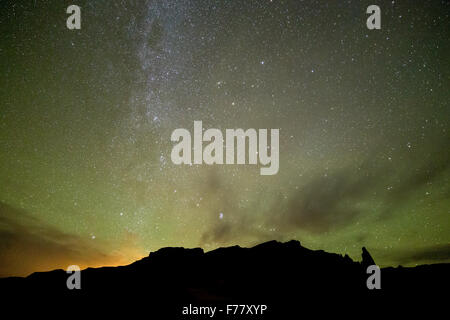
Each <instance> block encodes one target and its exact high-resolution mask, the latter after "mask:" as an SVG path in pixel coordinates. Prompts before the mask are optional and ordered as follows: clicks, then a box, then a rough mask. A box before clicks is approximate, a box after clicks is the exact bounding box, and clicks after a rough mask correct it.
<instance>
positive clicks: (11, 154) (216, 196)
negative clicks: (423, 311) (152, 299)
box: [0, 0, 450, 276]
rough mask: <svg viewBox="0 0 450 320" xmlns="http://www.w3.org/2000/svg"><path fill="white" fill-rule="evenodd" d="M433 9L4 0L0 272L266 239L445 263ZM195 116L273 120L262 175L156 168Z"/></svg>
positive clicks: (444, 42)
mask: <svg viewBox="0 0 450 320" xmlns="http://www.w3.org/2000/svg"><path fill="white" fill-rule="evenodd" d="M71 4H76V5H79V6H80V7H81V17H82V18H81V19H82V21H81V30H68V29H67V27H66V19H67V18H68V16H69V14H67V13H66V8H67V7H68V6H69V5H71ZM371 4H377V5H379V6H380V8H381V30H368V29H367V27H366V19H367V18H368V16H369V15H368V14H366V8H367V7H368V6H369V5H371ZM449 14H450V3H449V2H448V1H438V0H435V1H406V0H405V1H397V0H396V1H355V0H351V1H350V0H349V1H325V0H323V1H307V0H305V1H301V0H292V1H282V0H273V1H270V0H260V1H256V0H255V1H244V0H241V1H224V0H221V1H206V0H205V1H116V0H114V1H79V0H71V1H61V0H58V1H56V0H54V1H42V0H35V1H31V0H30V1H2V2H1V4H0V28H1V32H0V73H1V77H0V276H7V275H26V274H29V273H31V272H34V271H41V270H51V269H56V268H67V266H68V265H71V264H77V265H79V266H80V267H83V268H84V267H87V266H102V265H120V264H126V263H130V262H132V261H134V260H136V259H138V258H141V257H143V256H146V255H148V253H149V251H154V250H157V249H159V248H161V247H166V246H184V247H197V246H201V247H203V248H204V249H205V250H212V249H214V248H217V247H220V246H228V245H236V244H237V245H241V246H250V245H254V244H257V243H260V242H262V241H266V240H272V239H277V240H280V241H281V240H282V241H285V240H290V239H297V240H300V241H301V243H302V245H303V246H305V247H308V248H311V249H323V250H326V251H330V252H336V253H340V254H345V253H348V254H349V255H350V256H351V257H352V258H354V259H355V260H360V253H361V247H362V246H366V247H367V248H368V250H369V251H370V252H371V254H372V256H373V257H374V259H375V261H376V262H377V263H378V264H379V265H380V266H388V265H392V266H397V265H399V264H401V265H416V264H424V263H437V262H444V261H447V262H448V261H449V260H450V219H449V217H450V209H449V208H450V181H449V178H450V168H449V164H450V151H449V150H450V134H449V133H450V132H449V128H450V126H449V125H450V124H449V119H450V105H449V98H450V93H449V92H450V91H449V88H450V74H449V71H450V63H449V61H450V59H449V57H450V47H449V44H450V41H449V38H450V32H449V30H450V20H449ZM194 120H201V121H203V127H204V128H205V129H208V128H218V129H220V130H222V131H225V129H227V128H243V129H248V128H255V129H262V128H265V129H270V128H278V129H280V169H279V172H278V174H276V175H272V176H263V175H260V172H259V168H258V167H259V166H258V165H256V166H255V165H206V164H202V165H192V166H189V165H175V164H173V163H172V161H171V157H170V154H171V150H172V147H173V146H174V143H173V142H171V140H170V135H171V133H172V131H173V130H175V129H177V128H186V129H188V130H190V131H191V132H192V130H193V125H194Z"/></svg>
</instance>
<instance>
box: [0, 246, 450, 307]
mask: <svg viewBox="0 0 450 320" xmlns="http://www.w3.org/2000/svg"><path fill="white" fill-rule="evenodd" d="M372 264H374V260H373V258H372V257H371V256H370V253H369V252H368V251H367V249H366V248H363V249H362V261H361V262H355V261H353V260H352V259H351V258H350V257H349V256H348V255H344V256H342V255H339V254H335V253H328V252H325V251H323V250H310V249H308V248H305V247H303V246H301V244H300V242H299V241H295V240H292V241H289V242H285V243H281V242H277V241H269V242H265V243H261V244H259V245H256V246H254V247H251V248H242V247H240V246H232V247H224V248H218V249H215V250H212V251H209V252H204V250H203V249H201V248H192V249H186V248H182V247H167V248H161V249H159V250H157V251H155V252H151V253H150V254H149V256H148V257H145V258H143V259H141V260H138V261H136V262H134V263H131V264H129V265H127V266H120V267H102V268H88V269H85V270H83V271H81V289H80V290H69V289H67V286H66V280H67V278H68V277H69V274H67V273H66V272H65V271H63V270H54V271H50V272H37V273H33V274H31V275H30V276H28V277H26V278H5V279H0V290H1V291H3V292H8V293H10V295H12V296H14V294H17V295H20V294H22V293H24V292H26V293H33V294H34V296H37V297H39V298H42V299H44V300H45V301H52V299H61V298H63V299H66V298H70V299H80V300H81V302H83V301H90V300H91V299H94V300H95V301H97V302H100V301H111V299H112V300H117V299H119V300H120V301H122V303H124V302H125V301H128V302H130V303H131V302H133V303H135V302H136V301H143V302H145V303H146V304H150V305H151V306H152V308H157V307H159V308H162V306H171V308H172V309H174V310H178V309H177V308H179V307H180V306H183V305H185V304H214V305H222V304H223V305H225V304H230V303H238V304H244V303H245V304H248V303H255V304H267V305H269V306H271V310H278V311H277V312H278V313H279V312H282V313H284V314H292V312H294V311H295V310H291V309H290V308H294V309H295V306H296V305H297V304H298V303H299V301H300V302H301V303H302V305H306V306H308V308H309V307H313V306H317V303H319V302H320V303H322V302H323V301H327V304H330V303H331V304H336V305H338V304H339V303H349V302H351V303H355V302H358V303H368V302H371V303H372V302H374V301H378V302H388V301H390V299H397V300H398V296H399V295H400V296H403V297H406V296H408V297H417V296H418V295H423V294H424V293H425V292H426V293H427V294H428V295H429V294H430V293H431V294H432V293H433V292H434V293H437V292H438V291H439V290H441V289H443V288H445V286H446V285H448V276H447V272H448V271H449V264H440V265H430V266H420V267H416V268H383V269H382V270H381V289H380V290H376V289H375V290H370V289H368V287H367V284H366V282H367V278H368V277H369V276H370V274H367V272H366V270H367V266H369V265H372ZM174 312H175V311H174ZM273 312H275V311H273Z"/></svg>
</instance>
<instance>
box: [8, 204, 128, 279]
mask: <svg viewBox="0 0 450 320" xmlns="http://www.w3.org/2000/svg"><path fill="white" fill-rule="evenodd" d="M132 248H133V245H132V244H130V243H125V244H124V245H123V246H122V248H117V249H118V250H116V251H115V252H114V253H112V254H111V253H108V254H107V253H105V252H110V251H108V250H107V248H106V246H105V245H104V244H101V243H100V244H97V243H93V242H92V241H88V239H84V238H81V237H79V236H76V235H72V234H69V233H65V232H62V231H60V230H59V229H57V228H55V227H52V226H50V225H48V224H46V223H43V222H42V221H41V220H39V219H38V218H36V217H34V216H32V215H30V214H29V213H27V212H25V211H23V210H19V209H17V208H14V207H11V206H9V205H7V204H5V203H2V202H0V277H5V276H12V275H15V276H18V275H20V276H24V275H28V274H30V273H32V272H35V271H45V270H52V269H56V268H63V269H65V268H67V266H69V265H72V264H76V265H79V266H80V267H81V268H84V267H87V266H103V265H117V264H122V263H124V262H127V261H129V257H130V254H131V253H132V254H136V250H131V249H132ZM127 251H129V252H127ZM123 252H127V253H126V255H124V254H123Z"/></svg>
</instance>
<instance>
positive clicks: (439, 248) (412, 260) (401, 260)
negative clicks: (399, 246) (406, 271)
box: [388, 244, 450, 265]
mask: <svg viewBox="0 0 450 320" xmlns="http://www.w3.org/2000/svg"><path fill="white" fill-rule="evenodd" d="M388 259H391V260H392V261H394V262H395V263H396V264H399V265H413V264H421V263H444V262H450V244H438V245H433V246H429V247H424V248H417V249H407V250H398V251H395V252H390V253H389V257H388Z"/></svg>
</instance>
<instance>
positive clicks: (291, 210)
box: [202, 137, 450, 243]
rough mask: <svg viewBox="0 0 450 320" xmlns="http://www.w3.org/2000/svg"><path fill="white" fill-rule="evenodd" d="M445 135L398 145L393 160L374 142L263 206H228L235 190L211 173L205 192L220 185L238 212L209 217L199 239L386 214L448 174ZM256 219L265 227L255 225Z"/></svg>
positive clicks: (320, 227) (314, 229) (328, 227)
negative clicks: (409, 146)
mask: <svg viewBox="0 0 450 320" xmlns="http://www.w3.org/2000/svg"><path fill="white" fill-rule="evenodd" d="M448 141H449V140H448V139H446V137H443V138H442V139H441V140H438V139H435V140H433V144H424V145H426V148H425V149H424V150H414V151H409V150H406V151H405V150H403V151H401V153H399V154H397V156H398V157H397V158H398V159H401V160H398V161H399V162H396V163H392V162H391V161H388V160H387V158H386V156H384V155H386V154H387V152H386V150H384V149H383V147H380V148H378V149H376V148H374V150H372V152H370V153H369V154H368V155H367V157H366V158H365V159H364V160H363V161H360V162H359V163H358V162H357V161H354V162H352V163H351V164H350V165H348V166H344V167H341V168H336V169H333V170H329V171H328V172H327V174H326V175H324V174H323V173H322V174H316V175H313V176H311V177H310V179H308V181H306V182H305V181H299V182H298V185H299V186H301V187H300V188H299V189H298V190H296V191H295V192H292V193H291V194H287V195H286V194H284V195H282V196H280V197H279V198H278V199H277V198H274V201H273V204H272V205H271V206H270V207H269V208H266V209H264V211H263V212H254V210H255V208H252V210H242V209H240V208H236V207H233V206H232V205H231V204H229V202H231V203H236V202H237V199H239V194H237V192H238V191H237V190H228V189H227V188H226V184H225V183H224V181H223V179H220V178H219V177H218V176H217V175H214V174H212V175H211V177H210V179H209V182H206V185H207V186H208V190H209V192H211V190H213V191H212V192H214V193H216V192H218V190H220V192H221V194H222V195H223V196H222V198H223V199H226V200H225V203H224V206H227V207H228V209H229V210H231V211H236V212H237V214H235V215H234V216H233V220H231V221H229V222H227V223H224V222H222V221H216V222H215V223H213V224H212V227H211V228H210V229H209V230H207V231H206V232H205V233H204V234H203V237H202V242H203V241H213V242H214V241H215V242H218V243H228V242H229V241H231V240H232V239H233V236H235V237H236V236H239V238H240V239H243V238H245V237H249V238H252V239H259V240H260V241H262V240H265V239H267V238H270V236H271V235H272V238H273V237H274V235H275V234H277V235H283V236H286V235H287V234H289V233H290V232H298V231H305V232H309V233H312V234H321V233H324V232H328V231H332V230H337V229H340V228H344V227H346V226H348V225H351V224H352V223H354V222H355V221H356V220H357V219H358V217H359V216H360V215H368V214H371V215H376V216H377V217H378V218H379V219H383V220H386V219H391V218H393V217H395V215H396V214H397V212H399V211H400V209H401V208H402V207H403V206H405V205H415V204H417V203H416V202H414V201H416V200H417V198H415V197H414V196H415V195H417V192H418V191H419V190H420V189H421V188H424V187H426V186H428V185H432V184H433V183H435V182H436V181H438V180H439V179H442V178H443V177H446V176H447V174H448V169H449V166H450V154H448V153H446V152H442V150H446V147H447V144H448ZM405 148H406V147H405ZM375 149H376V150H375ZM383 150H384V152H383ZM388 154H389V153H388ZM419 155H420V156H419ZM303 179H304V178H303ZM281 187H284V186H281ZM214 193H213V194H214ZM447 195H448V194H447ZM443 196H444V197H445V196H446V195H437V194H433V195H431V196H430V197H429V199H434V200H436V201H438V200H439V199H438V198H439V197H443ZM432 197H433V198H432ZM368 204H370V205H371V206H372V208H375V206H376V210H373V209H372V208H370V209H368V207H367V206H368ZM260 225H262V226H263V227H264V228H258V227H257V226H260ZM264 230H266V231H264ZM267 230H276V232H272V233H270V232H269V233H268V232H267Z"/></svg>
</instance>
